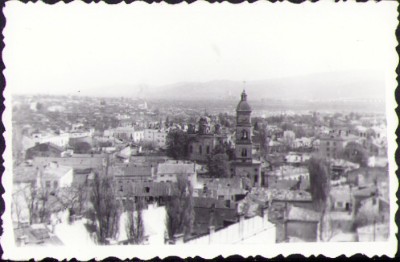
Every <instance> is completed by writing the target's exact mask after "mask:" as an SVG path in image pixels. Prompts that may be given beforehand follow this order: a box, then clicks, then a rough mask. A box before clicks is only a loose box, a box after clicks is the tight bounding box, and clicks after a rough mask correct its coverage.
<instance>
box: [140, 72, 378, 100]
mask: <svg viewBox="0 0 400 262" xmlns="http://www.w3.org/2000/svg"><path fill="white" fill-rule="evenodd" d="M242 90H243V83H242V82H239V81H237V82H235V81H229V80H216V81H210V82H202V83H194V82H188V83H177V84H173V85H166V86H159V87H147V88H145V89H142V92H141V95H142V96H144V97H145V98H157V99H179V100H198V99H207V100H210V99H229V98H231V99H235V100H237V99H238V97H240V93H241V92H242ZM246 92H247V93H248V96H249V99H251V100H255V99H279V100H292V99H296V100H307V101H310V100H311V101H312V100H318V101H321V100H326V101H338V100H368V99H375V100H382V101H383V100H385V82H384V78H383V75H379V74H377V73H371V72H351V73H350V72H336V73H321V74H314V75H307V76H298V77H290V78H281V79H269V80H262V81H251V82H248V83H246Z"/></svg>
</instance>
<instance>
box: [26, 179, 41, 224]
mask: <svg viewBox="0 0 400 262" xmlns="http://www.w3.org/2000/svg"><path fill="white" fill-rule="evenodd" d="M22 192H23V197H24V200H25V202H26V205H27V207H28V211H29V212H28V214H29V224H30V225H32V224H33V222H34V221H35V220H36V217H37V214H38V206H37V200H38V192H37V188H36V186H35V185H34V184H33V183H30V184H29V185H28V186H26V187H25V188H23V189H22Z"/></svg>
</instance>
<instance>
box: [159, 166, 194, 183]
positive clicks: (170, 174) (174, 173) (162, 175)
mask: <svg viewBox="0 0 400 262" xmlns="http://www.w3.org/2000/svg"><path fill="white" fill-rule="evenodd" d="M198 168H199V166H198V165H196V163H193V162H184V161H173V160H171V161H166V162H165V163H160V164H158V168H157V175H156V178H155V182H176V181H177V177H178V176H184V177H185V178H187V180H189V181H190V183H191V184H192V186H193V187H195V186H196V185H197V169H198Z"/></svg>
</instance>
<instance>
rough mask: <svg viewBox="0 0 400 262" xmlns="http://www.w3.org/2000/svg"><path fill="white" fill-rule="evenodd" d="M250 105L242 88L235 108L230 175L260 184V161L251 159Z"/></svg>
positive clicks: (251, 185)
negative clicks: (233, 154) (233, 155)
mask: <svg viewBox="0 0 400 262" xmlns="http://www.w3.org/2000/svg"><path fill="white" fill-rule="evenodd" d="M251 137H252V125H251V107H250V105H249V103H248V102H247V94H246V92H245V91H244V90H243V92H242V95H241V100H240V102H239V104H238V105H237V108H236V135H235V160H233V161H232V162H231V163H230V173H231V177H233V176H238V177H242V178H247V181H248V183H249V185H248V186H250V187H253V186H260V185H261V162H259V161H256V160H254V159H253V155H252V151H253V143H252V139H251Z"/></svg>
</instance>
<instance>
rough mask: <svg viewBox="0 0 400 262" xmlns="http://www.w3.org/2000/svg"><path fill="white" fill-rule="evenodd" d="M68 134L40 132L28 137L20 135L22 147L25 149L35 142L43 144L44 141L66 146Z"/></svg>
mask: <svg viewBox="0 0 400 262" xmlns="http://www.w3.org/2000/svg"><path fill="white" fill-rule="evenodd" d="M69 138H70V135H69V134H68V133H62V134H59V135H57V134H42V133H33V134H32V135H31V136H30V137H29V136H23V137H22V145H23V149H24V150H26V149H28V148H31V147H33V146H35V145H36V144H44V143H52V144H55V145H57V146H59V147H63V148H64V147H66V146H67V145H68V143H69Z"/></svg>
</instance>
